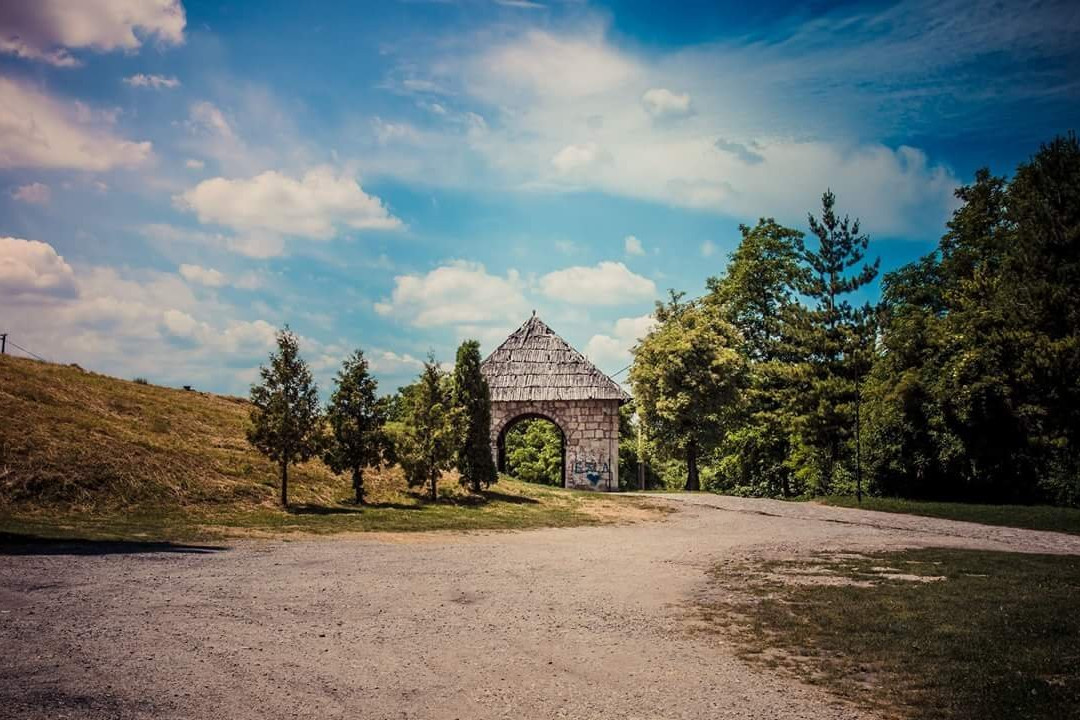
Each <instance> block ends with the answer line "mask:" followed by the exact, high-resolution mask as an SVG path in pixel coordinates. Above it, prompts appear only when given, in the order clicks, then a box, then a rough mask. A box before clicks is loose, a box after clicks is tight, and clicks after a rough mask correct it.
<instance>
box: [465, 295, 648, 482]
mask: <svg viewBox="0 0 1080 720" xmlns="http://www.w3.org/2000/svg"><path fill="white" fill-rule="evenodd" d="M480 371H481V372H482V373H483V375H484V378H485V379H486V380H487V383H488V387H489V388H490V389H491V452H492V456H493V457H494V458H495V462H496V463H502V462H503V458H502V457H500V452H499V443H500V439H501V437H502V434H503V431H504V430H506V429H507V428H508V427H509V426H510V425H511V424H513V423H514V421H515V420H518V419H521V418H526V417H530V416H534V417H535V416H539V417H543V418H546V419H548V420H550V421H552V422H553V423H555V424H556V425H557V426H558V427H559V429H560V430H561V431H562V434H563V439H564V445H563V486H564V487H568V488H577V489H584V490H618V489H619V406H620V405H622V404H623V403H625V402H627V401H629V400H630V396H629V395H627V393H626V392H625V391H624V390H623V389H622V388H621V387H620V386H619V384H618V383H616V382H615V381H614V380H612V379H611V378H609V377H608V376H607V375H605V374H604V373H602V372H601V371H600V370H598V369H597V368H596V366H594V365H593V364H592V363H590V362H589V361H588V359H586V358H585V356H584V355H582V354H581V353H579V352H578V351H577V350H575V349H574V348H572V347H570V344H569V343H567V342H566V341H565V340H563V339H562V338H561V337H559V336H558V335H556V334H555V332H554V331H553V330H552V329H551V328H549V327H548V326H547V325H545V324H544V323H543V322H542V321H541V320H540V318H538V317H536V313H535V312H534V313H533V315H532V317H531V318H529V320H528V321H526V322H525V324H524V325H522V326H521V327H520V328H518V329H517V330H515V331H514V332H513V333H511V335H510V337H508V338H507V339H506V341H505V342H503V344H502V345H500V346H499V347H498V348H496V349H495V351H494V352H493V353H491V355H489V356H488V358H487V359H486V360H484V362H483V363H482V364H481V366H480ZM505 469H506V468H505V467H502V466H501V465H500V467H499V470H505Z"/></svg>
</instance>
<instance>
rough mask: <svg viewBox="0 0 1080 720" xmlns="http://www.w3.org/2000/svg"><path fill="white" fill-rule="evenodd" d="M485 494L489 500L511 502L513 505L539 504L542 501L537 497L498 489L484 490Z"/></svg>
mask: <svg viewBox="0 0 1080 720" xmlns="http://www.w3.org/2000/svg"><path fill="white" fill-rule="evenodd" d="M483 495H484V498H485V500H487V501H489V502H490V501H497V502H504V503H511V504H513V505H539V504H540V501H539V500H537V499H536V498H531V497H526V496H524V495H510V494H509V493H503V492H499V491H498V490H484V491H483Z"/></svg>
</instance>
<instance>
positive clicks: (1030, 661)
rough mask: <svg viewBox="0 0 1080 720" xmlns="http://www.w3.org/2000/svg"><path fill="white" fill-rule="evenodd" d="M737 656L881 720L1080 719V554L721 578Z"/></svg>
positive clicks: (780, 569)
mask: <svg viewBox="0 0 1080 720" xmlns="http://www.w3.org/2000/svg"><path fill="white" fill-rule="evenodd" d="M714 582H715V584H716V590H717V593H716V595H715V597H716V598H719V599H717V600H715V601H712V602H709V603H706V604H705V605H703V613H704V615H705V617H706V619H707V620H709V621H710V623H711V624H712V626H713V627H715V628H717V629H720V630H722V631H724V632H726V633H729V634H731V635H733V636H734V637H735V638H736V640H737V642H738V644H739V647H740V648H741V654H742V656H743V657H744V658H745V659H747V660H748V661H750V662H752V663H758V664H763V665H766V666H768V667H771V668H775V669H777V670H779V671H781V672H787V673H791V674H794V675H796V676H798V677H799V678H801V679H803V680H805V681H808V682H811V683H816V684H820V685H823V686H825V687H826V688H828V689H830V690H831V691H833V692H835V693H836V694H838V695H840V696H842V697H844V698H846V699H848V700H851V701H853V702H855V703H857V704H860V705H863V706H866V707H869V708H870V709H872V710H874V711H877V712H882V713H883V714H886V715H890V716H893V715H899V716H901V717H908V718H914V719H918V720H922V719H924V718H925V719H930V718H935V719H936V718H944V719H946V720H968V719H970V720H986V719H988V718H1031V719H1042V718H1045V719H1046V720H1051V719H1054V720H1065V719H1067V718H1080V613H1078V612H1077V607H1078V605H1077V598H1078V597H1080V558H1077V557H1075V556H1053V555H1025V554H1017V553H1000V552H987V551H974V550H952V549H922V550H909V551H902V552H889V553H875V554H870V555H825V554H820V555H815V556H813V557H810V558H803V559H800V560H783V561H764V562H755V563H750V562H744V563H741V564H732V565H728V566H722V567H718V568H717V569H716V570H715V572H714Z"/></svg>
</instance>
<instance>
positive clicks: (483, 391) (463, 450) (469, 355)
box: [454, 340, 497, 493]
mask: <svg viewBox="0 0 1080 720" xmlns="http://www.w3.org/2000/svg"><path fill="white" fill-rule="evenodd" d="M454 405H456V406H457V407H458V408H459V409H460V410H461V412H462V413H463V415H464V422H465V429H464V439H463V441H462V443H461V447H459V448H458V452H457V468H458V472H459V473H461V484H462V485H467V486H469V487H470V488H472V491H473V492H476V493H478V492H480V488H481V486H483V487H491V484H492V483H494V482H495V481H496V480H497V474H496V471H495V461H494V460H492V458H491V439H490V433H491V390H490V389H489V388H488V384H487V380H485V379H484V376H483V375H482V374H481V373H480V343H479V342H477V341H476V340H466V341H465V342H463V343H461V346H460V347H459V348H458V351H457V362H456V363H455V364H454Z"/></svg>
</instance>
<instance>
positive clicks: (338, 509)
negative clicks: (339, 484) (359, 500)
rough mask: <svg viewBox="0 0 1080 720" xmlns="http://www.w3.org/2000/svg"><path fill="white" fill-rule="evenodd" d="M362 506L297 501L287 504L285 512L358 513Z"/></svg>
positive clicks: (292, 513) (310, 513)
mask: <svg viewBox="0 0 1080 720" xmlns="http://www.w3.org/2000/svg"><path fill="white" fill-rule="evenodd" d="M361 510H363V507H362V506H360V505H357V506H354V507H342V506H340V505H311V504H308V503H299V504H292V505H289V507H288V509H286V511H285V512H287V513H289V514H290V515H359V514H360V512H361Z"/></svg>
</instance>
